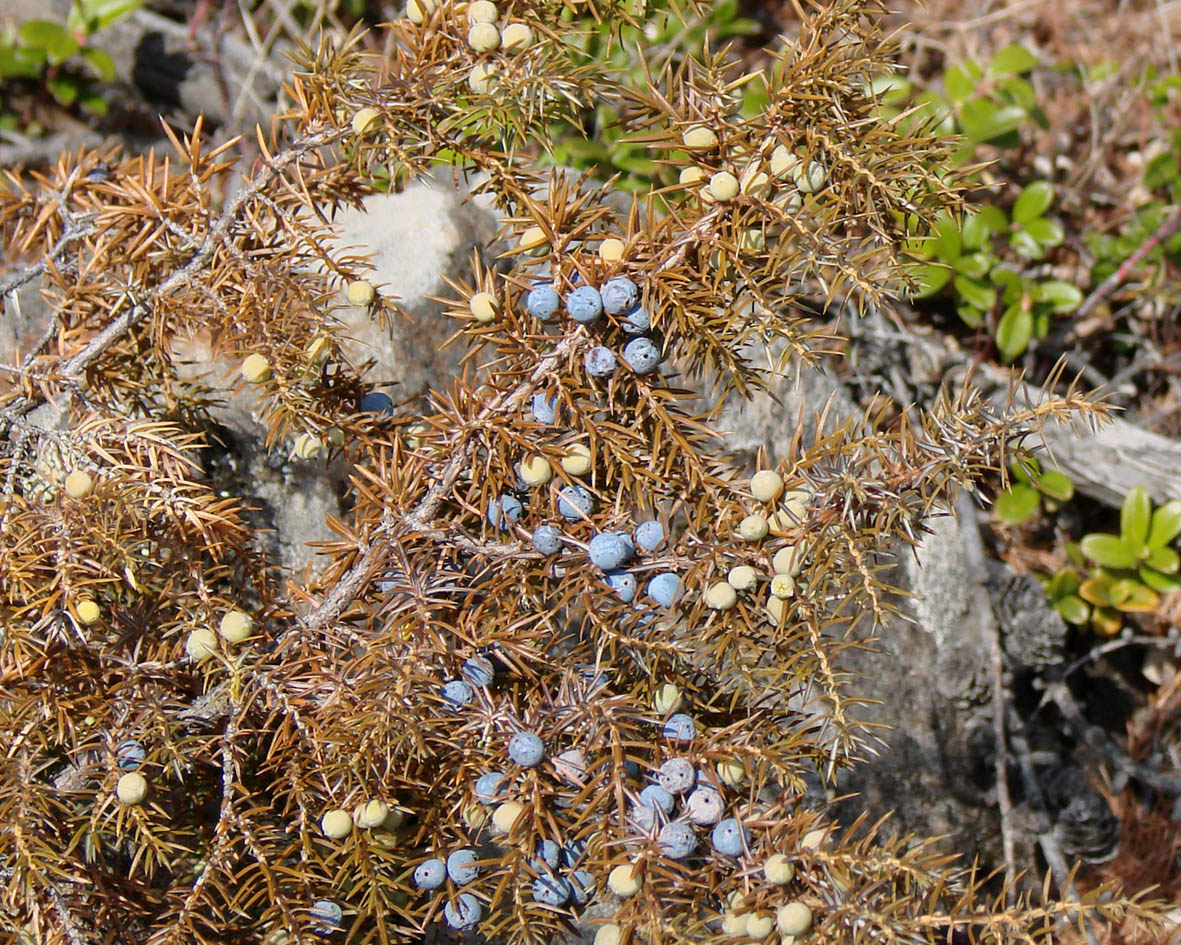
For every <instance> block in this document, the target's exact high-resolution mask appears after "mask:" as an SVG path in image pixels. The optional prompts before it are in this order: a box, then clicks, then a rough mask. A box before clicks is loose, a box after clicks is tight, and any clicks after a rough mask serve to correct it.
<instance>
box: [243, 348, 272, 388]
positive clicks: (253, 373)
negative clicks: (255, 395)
mask: <svg viewBox="0 0 1181 945" xmlns="http://www.w3.org/2000/svg"><path fill="white" fill-rule="evenodd" d="M242 376H243V377H244V378H246V380H247V381H248V382H250V383H251V384H261V383H262V382H263V381H265V380H267V379H268V378H269V377H270V376H271V362H270V361H268V360H267V359H266V358H264V357H263V356H262V355H261V354H250V355H247V356H246V360H245V361H243V362H242Z"/></svg>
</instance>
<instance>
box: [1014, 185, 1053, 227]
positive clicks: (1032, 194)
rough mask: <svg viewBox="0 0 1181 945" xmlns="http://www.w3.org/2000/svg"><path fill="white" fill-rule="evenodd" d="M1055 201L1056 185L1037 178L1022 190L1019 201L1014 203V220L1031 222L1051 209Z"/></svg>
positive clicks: (1023, 222) (1016, 221) (1022, 222)
mask: <svg viewBox="0 0 1181 945" xmlns="http://www.w3.org/2000/svg"><path fill="white" fill-rule="evenodd" d="M1053 202H1054V185H1053V184H1051V183H1050V182H1049V181H1044V180H1035V181H1034V182H1033V183H1032V184H1029V185H1028V186H1027V187H1026V188H1025V189H1024V190H1022V191H1021V195H1020V196H1019V197H1018V198H1017V202H1016V203H1015V204H1013V222H1014V223H1021V224H1025V223H1029V222H1030V221H1031V220H1035V219H1037V218H1038V217H1040V216H1041V215H1042V214H1043V213H1045V212H1046V211H1047V210H1049V209H1050V204H1052V203H1053Z"/></svg>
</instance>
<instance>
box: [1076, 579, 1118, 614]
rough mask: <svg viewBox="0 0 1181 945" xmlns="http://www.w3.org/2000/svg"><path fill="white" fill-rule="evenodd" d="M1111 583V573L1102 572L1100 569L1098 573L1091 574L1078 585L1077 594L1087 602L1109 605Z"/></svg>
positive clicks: (1097, 605)
mask: <svg viewBox="0 0 1181 945" xmlns="http://www.w3.org/2000/svg"><path fill="white" fill-rule="evenodd" d="M1111 584H1112V578H1111V575H1110V574H1104V573H1103V572H1102V571H1100V572H1099V573H1098V574H1093V575H1092V576H1091V577H1089V578H1087V579H1086V580H1085V581H1083V583H1082V584H1080V585H1079V588H1078V596H1079V597H1081V598H1082V599H1083V600H1085V601H1086V602H1087V603H1088V604H1094V605H1095V606H1096V607H1110V606H1111Z"/></svg>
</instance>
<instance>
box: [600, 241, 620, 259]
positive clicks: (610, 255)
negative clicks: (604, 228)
mask: <svg viewBox="0 0 1181 945" xmlns="http://www.w3.org/2000/svg"><path fill="white" fill-rule="evenodd" d="M624 248H625V246H624V242H623V240H621V239H616V238H615V237H614V236H611V237H608V238H607V239H605V240H603V242H601V243H600V244H599V258H600V259H602V260H603V261H604V262H617V261H618V260H620V259H623V250H624Z"/></svg>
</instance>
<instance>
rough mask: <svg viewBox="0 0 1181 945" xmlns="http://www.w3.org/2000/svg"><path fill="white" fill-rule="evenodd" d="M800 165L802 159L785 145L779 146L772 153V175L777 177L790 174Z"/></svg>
mask: <svg viewBox="0 0 1181 945" xmlns="http://www.w3.org/2000/svg"><path fill="white" fill-rule="evenodd" d="M799 164H800V159H799V158H798V157H796V156H795V155H794V154H792V153H791V151H789V150H788V149H787V145H785V144H781V145H779V146H778V147H777V148H775V150H774V151H772V152H771V173H772V174H774V175H775V176H776V177H783V176H785V175H787V174H790V173H791V172H792V171H794V170H795V169H796V168H797V167H799Z"/></svg>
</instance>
